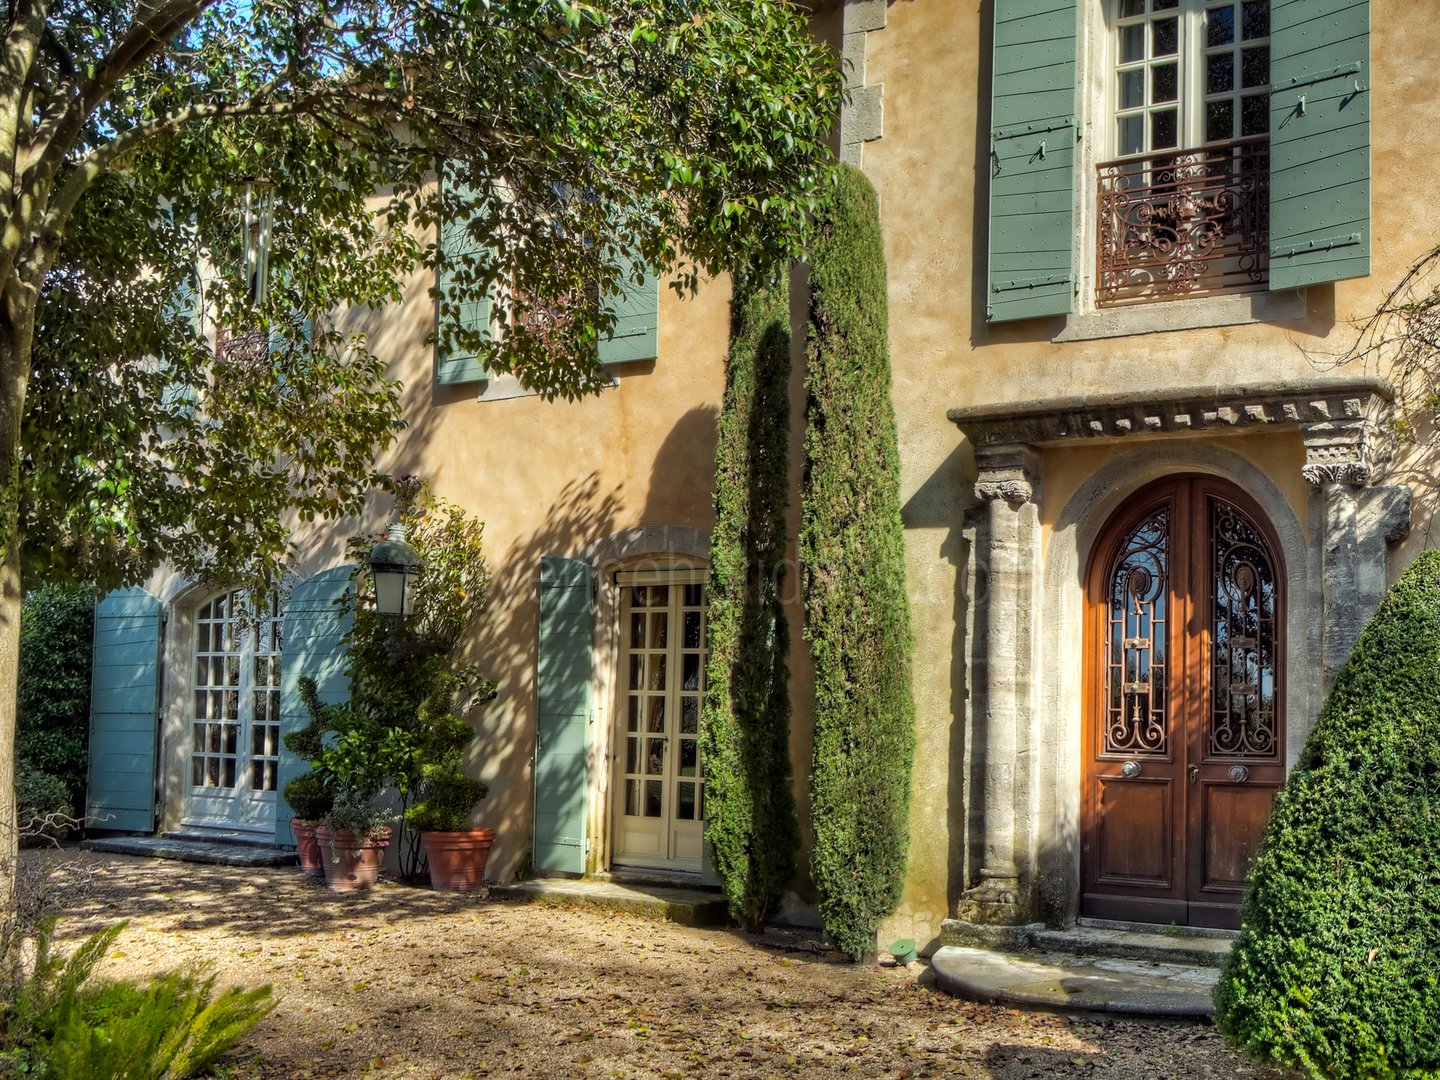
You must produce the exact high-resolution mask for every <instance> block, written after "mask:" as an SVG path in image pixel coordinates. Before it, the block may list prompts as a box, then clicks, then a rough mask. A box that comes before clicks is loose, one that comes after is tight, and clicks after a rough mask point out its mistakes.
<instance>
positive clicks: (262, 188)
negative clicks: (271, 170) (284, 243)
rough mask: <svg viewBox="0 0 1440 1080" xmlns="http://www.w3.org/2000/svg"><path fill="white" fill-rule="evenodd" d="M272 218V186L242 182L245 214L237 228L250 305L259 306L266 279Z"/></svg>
mask: <svg viewBox="0 0 1440 1080" xmlns="http://www.w3.org/2000/svg"><path fill="white" fill-rule="evenodd" d="M274 219H275V185H274V184H272V183H271V182H270V181H268V180H254V179H247V180H246V181H245V213H244V219H243V220H242V222H241V225H240V228H241V231H242V236H241V240H242V241H243V242H244V245H245V280H246V282H247V283H248V285H249V288H250V300H251V302H252V303H256V304H263V303H264V302H265V294H266V292H267V291H268V290H267V288H266V284H267V281H268V279H269V276H270V231H271V226H272V225H273V223H274Z"/></svg>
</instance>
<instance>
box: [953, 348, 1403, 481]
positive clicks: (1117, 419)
mask: <svg viewBox="0 0 1440 1080" xmlns="http://www.w3.org/2000/svg"><path fill="white" fill-rule="evenodd" d="M1394 397H1395V394H1394V389H1393V388H1392V387H1391V386H1390V384H1389V383H1387V382H1385V381H1384V380H1383V379H1380V378H1377V377H1375V376H1369V375H1365V376H1358V377H1351V378H1348V379H1327V380H1323V381H1322V380H1316V381H1314V382H1285V383H1271V384H1256V385H1252V386H1240V387H1186V388H1177V389H1174V390H1162V391H1156V392H1150V393H1143V394H1106V395H1092V396H1086V397H1067V398H1050V399H1047V400H1038V401H1019V402H1012V403H1007V404H994V405H967V406H962V407H960V408H954V409H951V410H949V412H948V413H947V414H946V415H947V416H948V417H949V419H950V420H951V421H952V422H953V423H954V424H956V426H958V427H959V428H960V430H961V431H963V432H964V433H965V435H966V437H967V438H968V439H969V440H970V443H971V445H972V446H973V447H974V448H975V450H976V453H977V456H982V455H983V453H984V451H985V450H986V449H987V448H997V449H998V448H1000V447H1018V446H1045V445H1047V444H1055V443H1064V442H1069V441H1072V440H1083V439H1126V438H1143V437H1145V436H1155V435H1166V434H1170V435H1174V434H1189V433H1195V432H1202V431H1203V432H1206V433H1208V434H1216V433H1221V432H1228V431H1255V432H1258V431H1263V430H1266V429H1275V430H1282V429H1290V430H1298V431H1299V432H1300V434H1301V436H1302V438H1303V439H1304V441H1305V466H1304V469H1303V470H1302V471H1303V473H1304V476H1305V479H1306V480H1307V481H1309V482H1310V483H1311V484H1315V485H1317V486H1318V485H1321V484H1328V483H1341V484H1348V485H1351V486H1364V485H1366V484H1369V483H1372V482H1373V481H1374V480H1375V479H1376V477H1377V475H1378V474H1379V472H1380V471H1381V469H1382V468H1383V466H1384V464H1385V462H1386V461H1388V459H1389V452H1390V444H1391V442H1392V441H1393V434H1392V425H1391V419H1392V415H1393V405H1394Z"/></svg>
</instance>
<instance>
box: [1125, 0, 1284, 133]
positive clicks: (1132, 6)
mask: <svg viewBox="0 0 1440 1080" xmlns="http://www.w3.org/2000/svg"><path fill="white" fill-rule="evenodd" d="M1113 3H1114V7H1113V12H1114V16H1113V36H1112V67H1113V70H1114V75H1113V83H1112V90H1111V93H1112V94H1113V100H1114V114H1115V126H1114V139H1115V146H1114V153H1115V156H1117V157H1125V156H1128V155H1131V154H1145V153H1154V152H1157V151H1162V150H1174V149H1187V148H1191V147H1198V146H1204V145H1207V144H1212V143H1217V142H1228V141H1230V140H1232V139H1238V138H1244V137H1246V136H1251V135H1264V134H1266V133H1267V132H1268V131H1269V130H1270V3H1269V0H1218V2H1217V0H1211V2H1207V0H1113Z"/></svg>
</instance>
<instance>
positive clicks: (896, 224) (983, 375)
mask: <svg viewBox="0 0 1440 1080" xmlns="http://www.w3.org/2000/svg"><path fill="white" fill-rule="evenodd" d="M992 10H993V8H992V5H989V4H965V3H957V2H955V0H892V2H891V3H889V5H888V21H887V26H886V27H885V28H884V29H883V30H877V31H873V32H871V33H870V34H869V35H868V40H867V50H866V58H867V65H866V66H867V77H866V82H867V83H868V84H869V85H872V86H874V85H883V87H884V135H883V137H882V138H880V139H879V140H877V141H875V142H870V143H867V144H866V145H865V149H864V157H863V168H864V171H865V172H866V174H867V175H868V176H869V177H870V179H871V180H872V182H873V183H874V184H875V187H876V189H877V191H878V192H879V195H880V203H881V216H882V220H883V224H884V228H885V234H886V255H887V258H888V264H889V291H890V348H891V361H892V364H893V367H894V401H895V409H896V415H897V420H898V425H899V439H900V453H901V463H902V489H903V490H902V500H903V504H904V507H905V520H906V529H907V532H906V539H907V547H906V553H907V560H908V564H909V578H910V597H911V605H912V619H913V622H914V629H915V641H916V647H915V657H916V664H915V674H914V685H915V695H916V704H917V715H918V724H917V753H916V769H915V784H914V802H913V812H912V816H911V822H912V830H911V846H910V852H911V867H910V877H909V886H908V888H907V891H906V895H905V899H904V902H903V904H902V908H901V912H900V914H899V916H898V917H897V918H896V919H895V920H892V921H891V923H889V924H888V925H887V927H886V928H885V929H884V930H882V942H881V943H882V945H883V944H884V942H885V941H886V940H888V937H887V936H886V935H887V934H890V933H893V935H894V936H896V937H899V936H902V935H903V936H915V937H917V938H918V939H919V940H920V941H921V943H922V946H923V944H924V942H925V940H926V939H927V938H929V937H930V936H931V935H932V934H934V933H936V932H938V929H939V920H940V919H941V918H943V917H945V915H946V914H947V913H949V912H952V911H953V909H954V905H955V902H956V900H957V898H958V891H959V889H960V886H961V879H960V874H961V868H960V860H961V856H962V854H963V847H962V837H961V835H960V829H961V825H962V815H963V813H964V807H963V806H962V804H961V794H962V791H963V785H964V778H963V776H962V775H961V773H962V771H963V765H964V759H963V754H964V752H965V748H964V745H963V734H964V733H963V730H962V727H961V723H962V721H961V717H962V716H963V714H964V710H965V700H966V696H967V687H966V684H965V680H966V676H965V670H964V665H963V656H962V655H961V654H960V649H959V647H958V646H960V645H961V644H962V643H963V619H964V617H965V606H966V598H965V597H964V595H963V565H964V563H965V561H966V559H967V558H968V551H967V550H966V544H965V542H964V540H963V538H962V536H961V525H962V515H963V513H964V511H965V509H966V508H967V507H968V506H969V505H971V503H972V502H973V495H972V494H971V491H970V487H971V484H972V483H973V480H974V464H973V458H972V456H971V454H970V451H969V447H968V444H966V443H965V441H964V439H963V437H962V435H961V434H960V432H959V431H958V430H957V429H956V428H955V427H954V425H952V424H950V423H948V422H947V421H946V419H945V412H946V410H947V409H949V408H953V407H963V406H981V405H989V404H998V405H1003V404H1005V403H1018V402H1023V401H1036V400H1043V399H1048V398H1060V397H1073V396H1076V395H1090V394H1141V393H1145V392H1147V391H1162V390H1165V389H1174V388H1178V387H1182V386H1184V387H1211V386H1213V387H1217V388H1225V387H1231V388H1239V387H1244V386H1250V385H1255V384H1258V383H1262V382H1274V381H1282V380H1305V379H1317V378H1321V377H1323V376H1324V375H1325V373H1326V371H1327V370H1328V369H1329V367H1330V366H1331V365H1330V363H1329V356H1330V355H1331V354H1334V353H1339V352H1343V351H1344V349H1345V348H1346V347H1348V345H1349V344H1350V343H1351V342H1352V341H1353V333H1354V332H1353V330H1352V328H1351V326H1350V325H1349V321H1350V320H1354V319H1356V318H1363V316H1365V315H1366V314H1367V313H1369V312H1370V311H1372V310H1373V309H1374V307H1375V305H1376V304H1377V303H1378V302H1379V301H1380V300H1381V299H1382V298H1383V296H1384V295H1385V293H1386V292H1387V291H1388V289H1389V288H1390V287H1391V286H1392V285H1393V284H1394V283H1395V282H1396V281H1398V280H1399V278H1400V277H1401V276H1402V275H1403V274H1404V272H1405V270H1406V269H1407V268H1408V267H1409V266H1410V264H1411V263H1412V262H1413V261H1414V260H1415V259H1416V258H1418V257H1419V256H1420V255H1421V254H1422V253H1423V252H1425V251H1427V250H1428V249H1429V248H1430V247H1431V246H1432V245H1433V244H1434V243H1435V242H1436V238H1437V237H1440V200H1436V199H1435V198H1434V196H1433V184H1432V182H1431V178H1430V173H1431V171H1432V170H1431V168H1430V165H1429V146H1430V145H1431V143H1432V141H1433V140H1432V139H1431V137H1430V136H1431V134H1432V132H1433V125H1434V120H1433V118H1434V116H1435V115H1436V110H1437V107H1440V80H1436V79H1435V78H1434V76H1433V72H1432V69H1433V63H1434V57H1435V56H1436V55H1440V27H1437V24H1435V23H1434V21H1433V20H1431V21H1426V20H1417V19H1415V18H1414V8H1413V5H1410V4H1406V3H1402V2H1401V0H1374V2H1373V4H1372V41H1371V51H1372V58H1373V65H1374V71H1373V77H1372V79H1371V80H1370V81H1371V83H1372V87H1371V92H1372V93H1373V95H1374V96H1373V100H1372V103H1371V109H1372V124H1373V127H1372V133H1373V134H1372V138H1373V147H1372V163H1373V164H1372V169H1373V185H1374V186H1373V191H1374V207H1373V234H1372V253H1373V254H1372V258H1373V274H1372V275H1371V276H1370V277H1368V278H1365V279H1360V280H1356V281H1348V282H1341V283H1338V284H1336V285H1333V286H1319V287H1312V288H1311V289H1310V290H1309V291H1308V294H1307V303H1308V309H1309V315H1308V317H1307V318H1305V319H1303V320H1301V321H1298V322H1287V323H1274V324H1264V323H1256V324H1250V325H1242V326H1229V327H1222V328H1217V329H1197V330H1188V331H1175V332H1168V333H1155V334H1146V335H1138V336H1129V337H1115V338H1110V339H1105V340H1099V341H1072V342H1063V343H1055V342H1053V341H1052V340H1051V339H1052V338H1053V337H1054V336H1055V335H1056V334H1058V333H1059V332H1060V331H1061V329H1062V328H1063V326H1064V320H1063V319H1035V320H1026V321H1023V322H1019V323H1015V324H997V325H994V326H991V325H987V324H986V322H985V289H986V282H985V277H986V265H985V260H986V247H985V237H986V231H987V203H986V198H987V188H988V169H989V129H988V123H989V88H988V85H987V82H986V80H988V72H989V66H990V63H989V55H988V53H989V49H990V43H991V38H992V35H991V31H990V27H989V26H988V19H989V18H990V13H991V12H992ZM1092 114H1093V111H1092ZM1082 115H1083V110H1082ZM1092 119H1093V115H1092ZM1086 134H1087V137H1090V138H1094V137H1096V133H1095V132H1092V131H1088V130H1087V133H1086ZM1092 257H1093V256H1092ZM1341 374H1359V372H1358V370H1352V369H1346V370H1345V371H1343V372H1341ZM1224 441H1225V445H1226V446H1228V447H1229V448H1231V449H1234V450H1236V451H1238V452H1239V453H1241V454H1242V455H1244V456H1245V457H1247V458H1249V459H1250V460H1252V461H1254V462H1255V463H1256V464H1258V465H1260V466H1261V467H1262V468H1263V469H1264V470H1265V471H1266V472H1267V473H1268V474H1269V475H1270V476H1271V477H1272V478H1273V479H1274V480H1275V482H1276V483H1277V485H1279V487H1280V488H1281V490H1282V491H1283V492H1284V493H1285V495H1286V496H1287V498H1288V499H1289V501H1290V502H1291V504H1292V506H1293V507H1294V508H1295V511H1296V516H1297V518H1298V519H1299V520H1300V521H1301V522H1305V521H1306V520H1307V512H1306V506H1307V499H1308V496H1309V488H1308V486H1307V485H1306V484H1305V483H1304V481H1303V479H1302V478H1301V476H1300V472H1299V469H1300V466H1301V464H1303V449H1302V447H1301V445H1300V440H1299V437H1298V435H1297V434H1296V433H1294V432H1293V431H1291V432H1288V433H1286V434H1283V435H1269V434H1267V435H1257V436H1243V437H1236V436H1230V437H1226V438H1225V440H1224ZM1132 446H1133V443H1128V442H1127V443H1123V444H1109V445H1107V444H1102V443H1097V444H1094V445H1085V446H1083V447H1075V446H1074V445H1073V444H1071V445H1069V446H1067V447H1066V448H1064V449H1057V450H1054V451H1052V452H1048V453H1046V454H1045V455H1044V461H1043V468H1044V479H1043V483H1042V501H1041V506H1040V513H1041V520H1042V525H1045V526H1048V524H1049V523H1051V522H1053V521H1054V520H1055V518H1056V516H1057V515H1058V514H1059V513H1060V510H1061V509H1062V508H1063V506H1064V504H1065V501H1066V500H1067V499H1068V497H1069V495H1070V494H1072V493H1073V492H1074V491H1075V490H1076V488H1077V487H1078V486H1079V485H1080V484H1081V483H1082V482H1083V481H1084V480H1085V479H1086V478H1087V477H1088V476H1089V475H1091V474H1092V473H1093V471H1094V470H1095V469H1096V468H1097V467H1099V465H1100V464H1102V463H1103V461H1104V460H1106V459H1107V458H1109V457H1110V456H1112V455H1114V454H1115V453H1117V452H1119V450H1120V449H1121V448H1129V447H1132ZM1422 464H1423V462H1422ZM1423 471H1424V470H1423V469H1422V472H1423ZM1419 494H1422V493H1417V495H1419ZM1431 513H1432V511H1430V509H1429V505H1428V502H1427V500H1425V499H1423V498H1422V499H1420V501H1419V502H1418V503H1417V508H1416V514H1417V523H1419V524H1423V523H1424V522H1426V521H1428V520H1429V518H1430V515H1431ZM1427 535H1428V533H1427ZM1421 542H1422V541H1420V540H1418V539H1412V541H1411V544H1410V546H1409V548H1408V549H1407V550H1410V549H1415V548H1417V547H1418V545H1419V544H1420V543H1421Z"/></svg>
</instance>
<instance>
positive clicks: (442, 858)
mask: <svg viewBox="0 0 1440 1080" xmlns="http://www.w3.org/2000/svg"><path fill="white" fill-rule="evenodd" d="M420 843H421V845H423V846H424V848H425V861H426V862H427V863H428V864H429V866H430V884H431V885H432V886H433V887H434V888H436V889H439V890H441V891H442V892H471V891H472V890H474V889H479V888H481V887H483V886H484V884H485V863H486V861H487V860H488V859H489V858H490V848H491V846H492V845H493V844H494V843H495V830H494V829H466V830H465V831H464V832H424V833H421V834H420Z"/></svg>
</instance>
